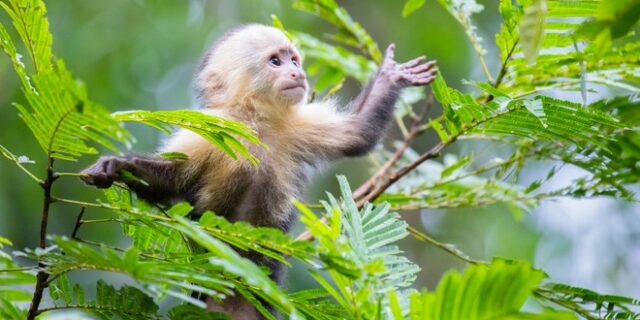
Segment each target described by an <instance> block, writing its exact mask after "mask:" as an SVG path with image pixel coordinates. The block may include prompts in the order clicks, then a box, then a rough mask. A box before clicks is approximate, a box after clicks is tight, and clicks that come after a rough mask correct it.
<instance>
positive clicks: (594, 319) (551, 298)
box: [533, 288, 600, 320]
mask: <svg viewBox="0 0 640 320" xmlns="http://www.w3.org/2000/svg"><path fill="white" fill-rule="evenodd" d="M533 294H534V295H536V296H537V297H538V298H540V299H545V300H548V301H551V302H552V303H555V304H557V305H559V306H561V307H564V308H566V309H569V310H571V311H573V312H575V313H577V314H579V315H581V316H583V317H584V318H585V319H588V320H597V319H600V318H599V317H594V316H593V315H592V314H591V313H590V312H589V311H588V310H585V309H583V308H581V307H580V306H578V305H577V304H575V303H570V302H568V301H563V300H560V299H558V298H555V297H554V296H553V295H548V294H547V292H546V291H545V290H543V289H541V288H538V289H536V290H535V291H534V292H533Z"/></svg>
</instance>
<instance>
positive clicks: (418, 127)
mask: <svg viewBox="0 0 640 320" xmlns="http://www.w3.org/2000/svg"><path fill="white" fill-rule="evenodd" d="M433 103H434V101H433V94H430V95H429V96H428V97H427V101H426V105H425V108H424V111H423V112H422V114H420V115H419V116H416V117H415V118H414V119H413V123H412V124H411V129H410V131H409V132H408V134H407V135H405V136H404V140H403V141H402V145H401V146H400V147H399V148H398V149H397V150H396V152H395V153H394V154H393V155H392V156H391V158H390V159H389V160H388V161H387V162H385V164H384V165H382V167H380V168H379V169H378V171H376V173H375V174H374V175H373V176H372V177H371V178H369V180H367V181H366V182H365V183H363V184H362V185H361V186H360V187H358V189H356V190H355V191H354V192H353V198H354V199H358V198H360V197H362V196H364V195H365V194H367V193H368V192H370V191H371V189H373V188H374V187H375V186H376V184H377V182H378V180H379V179H380V178H382V177H384V176H385V175H387V174H388V173H389V171H390V170H391V168H392V167H393V166H394V165H395V164H396V163H397V162H398V161H400V159H402V155H403V154H404V152H405V151H406V150H407V149H408V148H409V146H410V145H411V144H412V143H413V141H414V140H415V138H416V137H417V136H418V135H419V134H420V133H422V132H424V131H423V130H422V129H423V126H422V122H423V121H424V119H425V117H426V116H427V115H428V114H429V111H431V107H432V106H433Z"/></svg>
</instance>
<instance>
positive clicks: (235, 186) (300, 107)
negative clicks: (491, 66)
mask: <svg viewBox="0 0 640 320" xmlns="http://www.w3.org/2000/svg"><path fill="white" fill-rule="evenodd" d="M394 50H395V46H394V45H393V44H392V45H390V46H389V47H388V48H387V50H386V54H385V58H384V61H383V63H382V65H381V66H380V69H379V71H378V72H377V73H376V74H375V76H374V77H373V78H372V79H371V81H370V82H369V84H368V85H366V87H364V89H363V90H362V92H361V93H360V94H359V95H358V96H357V97H356V98H355V99H354V100H353V101H351V102H350V103H349V104H348V105H347V106H346V107H344V108H338V106H337V105H336V102H335V101H333V100H328V101H322V102H313V103H307V93H308V88H309V85H308V83H307V79H306V76H305V73H304V70H303V68H302V60H301V58H300V54H299V53H298V50H296V48H295V47H294V46H293V45H292V44H291V42H290V41H289V39H288V38H287V37H286V36H285V35H284V34H283V33H282V32H281V31H280V30H278V29H276V28H273V27H269V26H264V25H258V24H251V25H245V26H241V27H238V28H236V29H233V30H231V31H228V32H227V33H226V34H224V35H223V36H222V37H221V38H220V39H219V40H217V41H216V42H215V43H214V44H213V46H212V47H211V48H210V49H209V50H208V52H207V53H206V54H205V56H204V58H203V60H202V64H201V65H200V68H199V70H198V73H197V76H196V79H195V86H196V90H197V93H198V96H199V98H200V104H201V108H202V109H201V111H202V113H204V114H210V115H215V116H218V117H224V118H227V119H232V120H236V121H240V122H243V123H245V124H247V125H249V126H251V127H252V128H253V129H255V131H256V132H257V134H258V137H259V138H260V140H261V141H262V142H264V143H265V144H267V145H268V146H269V148H268V150H266V149H264V148H261V147H258V146H252V147H251V149H250V151H251V152H252V153H253V154H254V155H256V156H257V157H258V158H259V160H260V165H259V166H258V167H254V166H252V165H251V164H250V163H249V162H248V161H246V160H233V159H232V158H231V157H229V156H227V155H226V154H225V153H224V152H222V151H221V150H219V149H217V148H216V147H214V146H213V145H211V144H210V143H209V142H207V141H206V140H205V139H204V138H202V137H200V136H199V135H197V134H195V133H193V132H191V131H188V130H180V131H178V132H176V133H175V134H174V135H173V136H171V137H170V139H169V140H168V141H167V142H166V144H164V146H163V147H162V148H161V150H160V152H181V153H184V154H186V155H187V156H188V159H186V160H168V159H165V158H162V157H160V156H158V155H129V156H106V157H101V158H100V159H99V160H98V161H97V162H96V163H95V164H94V165H92V166H91V167H89V168H87V169H85V170H84V171H83V173H84V174H85V176H83V178H82V179H83V180H84V181H85V182H86V183H88V184H90V185H94V186H96V187H98V188H107V187H109V186H111V185H112V183H113V182H114V181H115V180H118V179H119V177H120V175H119V171H120V170H127V171H129V172H131V173H132V174H133V175H135V176H136V177H138V178H139V179H141V180H143V181H144V182H146V183H140V182H139V181H138V182H135V181H134V182H132V181H130V179H129V181H128V182H126V183H127V184H128V186H129V187H130V188H131V189H132V190H133V191H135V192H136V194H137V195H138V196H139V197H141V198H143V199H147V200H150V201H154V202H174V201H180V200H186V201H188V202H189V203H191V204H192V205H193V206H194V208H195V209H194V211H195V214H196V215H197V214H198V213H202V212H204V211H206V210H211V211H213V212H215V213H217V214H219V215H222V216H224V217H226V218H227V219H228V220H230V221H238V220H244V221H248V222H249V223H251V224H252V225H254V226H260V227H273V228H278V229H281V230H283V231H285V232H286V231H288V230H289V228H290V226H291V224H292V223H293V221H294V220H295V215H294V208H293V205H292V201H291V200H292V199H293V198H298V197H299V196H301V193H302V190H303V186H304V185H305V183H306V180H307V174H308V170H306V168H307V167H309V166H311V167H314V166H318V165H320V164H323V163H326V162H328V161H332V160H336V159H340V158H344V157H356V156H362V155H364V154H366V153H367V152H369V151H370V150H372V149H373V148H374V147H375V146H376V144H377V143H378V142H380V140H381V138H382V137H383V136H384V134H385V131H386V128H387V127H388V126H389V123H390V120H391V119H392V117H393V109H394V105H395V103H396V100H397V99H398V95H399V93H400V90H401V89H403V88H406V87H409V86H424V85H427V84H429V83H431V82H432V81H433V80H434V78H435V74H436V68H435V62H434V61H430V62H425V58H424V57H419V58H416V59H413V60H411V61H409V62H405V63H397V62H396V61H395V60H394ZM244 254H245V256H247V257H248V258H250V259H251V260H253V261H254V262H256V263H257V264H259V265H264V266H268V267H269V268H271V270H272V275H271V277H272V279H274V280H275V281H276V282H277V283H279V284H280V283H281V280H282V274H283V272H282V271H283V270H282V269H283V268H282V266H281V265H280V264H279V263H277V262H276V261H273V260H272V259H268V258H266V257H264V256H261V255H258V254H255V253H244ZM208 305H209V307H210V309H212V310H219V311H224V312H226V313H228V314H229V315H230V316H232V317H233V318H234V319H259V318H261V317H260V316H259V315H258V313H257V312H256V311H255V309H254V308H253V307H252V306H251V304H249V303H248V302H246V301H244V300H243V299H242V298H238V297H228V298H227V299H226V300H225V301H223V302H222V303H216V302H214V301H212V299H209V301H208Z"/></svg>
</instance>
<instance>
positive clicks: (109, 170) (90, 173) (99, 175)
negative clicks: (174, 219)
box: [82, 155, 182, 201]
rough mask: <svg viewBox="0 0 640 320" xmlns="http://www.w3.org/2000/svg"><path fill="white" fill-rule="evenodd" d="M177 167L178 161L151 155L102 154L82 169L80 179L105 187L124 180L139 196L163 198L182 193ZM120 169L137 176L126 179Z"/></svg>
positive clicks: (155, 198) (153, 199) (148, 198)
mask: <svg viewBox="0 0 640 320" xmlns="http://www.w3.org/2000/svg"><path fill="white" fill-rule="evenodd" d="M178 166H179V161H174V160H168V159H164V158H161V157H160V156H154V155H129V156H125V157H117V156H105V157H100V159H98V161H97V162H96V163H94V164H93V165H92V166H90V167H89V168H87V169H85V170H83V171H82V173H83V174H84V176H83V177H82V180H84V182H86V183H88V184H90V185H94V186H96V187H98V188H108V187H110V186H111V185H112V184H113V182H114V181H117V180H118V181H123V182H125V183H126V184H127V185H128V186H129V188H131V189H132V190H133V191H135V193H136V194H137V195H138V196H139V197H141V198H143V199H145V200H151V201H162V200H167V199H170V198H173V197H176V196H179V195H180V194H181V190H180V185H182V183H179V182H180V181H178V180H179V177H178ZM123 170H126V171H128V172H130V173H131V174H133V175H134V176H135V177H136V178H137V179H127V177H126V176H123V175H122V172H123Z"/></svg>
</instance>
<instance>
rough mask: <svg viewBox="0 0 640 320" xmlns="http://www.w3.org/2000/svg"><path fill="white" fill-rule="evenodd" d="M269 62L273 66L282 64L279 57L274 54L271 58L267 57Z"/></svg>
mask: <svg viewBox="0 0 640 320" xmlns="http://www.w3.org/2000/svg"><path fill="white" fill-rule="evenodd" d="M269 62H270V63H271V64H272V65H274V66H280V65H281V64H282V63H281V62H280V58H278V57H276V56H271V58H269Z"/></svg>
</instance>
